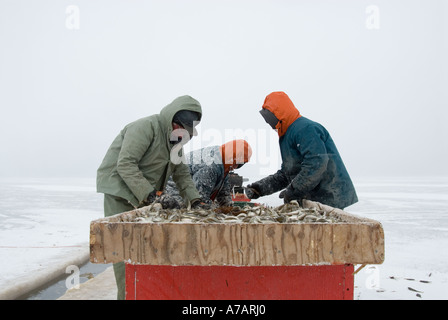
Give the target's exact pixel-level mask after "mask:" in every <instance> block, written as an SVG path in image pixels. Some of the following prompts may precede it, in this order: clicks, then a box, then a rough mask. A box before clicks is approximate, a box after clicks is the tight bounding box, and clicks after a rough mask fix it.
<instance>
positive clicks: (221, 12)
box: [0, 0, 448, 177]
mask: <svg viewBox="0 0 448 320" xmlns="http://www.w3.org/2000/svg"><path fill="white" fill-rule="evenodd" d="M73 5H74V6H76V8H77V10H79V11H78V12H79V20H78V21H79V25H76V24H75V25H74V24H73V23H74V20H71V19H72V18H73V16H72V15H73V12H74V11H72V9H70V6H73ZM369 6H374V8H376V9H377V13H378V18H379V20H378V21H377V23H378V27H379V29H376V28H374V29H370V28H368V27H367V26H366V21H367V23H369V21H370V20H368V19H370V18H371V17H370V13H369V12H370V11H368V10H367V8H368V7H369ZM366 10H367V12H366ZM447 18H448V5H447V3H446V1H443V0H425V1H423V0H421V1H415V0H414V1H404V0H402V1H377V0H371V1H362V0H360V1H355V0H352V1H349V0H341V1H311V0H310V1H298V0H297V1H293V0H290V1H287V0H283V1H260V0H257V1H255V0H252V1H248V0H239V1H180V0H179V1H143V0H142V1H137V0H134V1H124V0H122V1H117V0H108V1H105V0H102V1H99V0H97V1H87V0H71V1H66V0H63V1H61V0H57V1H56V0H52V1H51V0H49V1H31V0H0V108H1V118H0V145H1V148H2V149H1V150H2V151H1V156H0V177H1V176H12V177H14V176H22V177H34V176H36V177H50V176H51V177H54V176H56V177H57V176H79V177H94V176H95V174H96V169H97V168H98V166H99V164H100V162H101V160H102V158H103V156H104V154H105V152H106V150H107V148H108V147H109V145H110V143H111V142H112V140H113V139H114V137H115V136H116V135H117V134H118V132H119V131H120V130H121V129H122V127H123V126H124V125H126V124H127V123H129V122H131V121H134V120H136V119H138V118H141V117H144V116H147V115H151V114H154V113H158V112H159V111H160V109H161V108H162V107H164V106H165V105H167V104H168V103H170V102H171V101H172V100H173V99H174V98H176V97H177V96H180V95H184V94H189V95H191V96H193V97H194V98H196V99H197V100H199V101H200V103H201V104H202V107H203V120H202V123H201V125H200V128H199V136H198V137H196V138H195V139H196V140H193V141H192V142H191V143H190V144H189V145H187V146H186V150H191V149H195V148H197V147H203V146H208V145H211V144H221V143H224V142H225V141H227V140H229V139H233V138H247V139H248V140H249V142H250V143H251V144H252V148H253V149H254V155H255V158H254V159H253V160H254V161H252V163H251V164H249V165H246V166H245V167H243V168H242V169H241V170H240V171H241V174H243V175H246V176H250V177H258V176H263V175H265V174H268V173H271V172H275V171H276V170H277V169H278V167H279V165H280V160H279V148H278V144H277V141H278V139H277V137H276V136H275V132H273V131H272V130H271V129H270V128H269V127H268V125H267V124H266V123H265V122H264V121H263V119H262V118H261V116H260V115H259V113H258V111H259V110H260V108H261V105H262V103H263V100H264V98H265V96H266V95H267V94H269V93H270V92H272V91H285V92H286V93H287V94H288V95H289V96H290V97H291V99H292V100H293V102H294V103H295V105H296V106H297V107H298V109H299V110H300V111H301V113H302V114H303V115H304V116H306V117H308V118H310V119H312V120H314V121H317V122H319V123H321V124H323V125H324V126H325V127H326V128H327V129H328V130H329V132H330V134H331V135H332V137H333V139H334V140H335V142H336V145H337V147H338V149H339V151H340V153H341V155H342V157H343V160H344V162H345V164H346V166H347V168H348V170H349V172H350V174H351V175H352V176H354V177H358V176H369V175H382V176H393V175H404V176H409V175H447V174H448V169H447V166H446V164H445V163H446V159H447V156H448V146H447V142H446V137H447V132H446V131H447V130H446V122H447V120H448V111H447V107H448V103H447V102H448V94H447V83H448V81H447V80H448V77H447V70H448V65H447V59H446V57H447V56H448V50H447V37H448V26H447V22H446V21H447ZM370 22H371V21H370ZM78 27H79V29H78Z"/></svg>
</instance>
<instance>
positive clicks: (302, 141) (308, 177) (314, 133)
mask: <svg viewBox="0 0 448 320" xmlns="http://www.w3.org/2000/svg"><path fill="white" fill-rule="evenodd" d="M324 139H326V137H325V133H324V132H323V131H320V130H319V129H318V128H316V127H308V128H307V129H306V131H304V133H303V134H300V135H298V136H297V139H296V143H297V144H296V145H297V146H298V147H297V148H298V151H299V153H300V154H301V155H302V156H303V160H302V163H301V164H300V171H299V173H298V174H297V175H296V176H295V177H294V178H293V179H292V181H291V184H290V186H289V187H290V188H292V189H293V191H294V193H295V194H298V195H301V196H305V195H306V194H307V193H309V192H310V191H311V190H313V189H314V188H315V187H316V186H317V185H318V184H319V183H320V181H321V180H322V176H323V174H324V173H325V171H326V169H327V164H328V159H329V157H328V154H327V149H326V147H325V142H324Z"/></svg>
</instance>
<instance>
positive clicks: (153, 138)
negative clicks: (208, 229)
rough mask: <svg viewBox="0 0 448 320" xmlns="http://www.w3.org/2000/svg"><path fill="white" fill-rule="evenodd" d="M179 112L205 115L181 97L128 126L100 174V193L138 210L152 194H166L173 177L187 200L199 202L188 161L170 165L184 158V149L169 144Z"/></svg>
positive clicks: (189, 100) (191, 100)
mask: <svg viewBox="0 0 448 320" xmlns="http://www.w3.org/2000/svg"><path fill="white" fill-rule="evenodd" d="M180 110H190V111H195V112H198V113H199V114H200V115H202V109H201V105H200V104H199V102H198V101H196V100H195V99H193V98H192V97H190V96H181V97H178V98H176V99H175V100H174V101H173V102H171V103H170V104H169V105H167V106H166V107H164V108H163V109H162V110H161V111H160V113H159V114H155V115H152V116H149V117H145V118H142V119H139V120H137V121H134V122H132V123H130V124H128V125H127V126H125V127H124V129H123V130H122V131H121V132H120V134H119V135H118V136H117V137H116V138H115V140H114V141H113V142H112V145H111V146H110V147H109V150H108V151H107V153H106V155H105V157H104V160H103V162H102V163H101V165H100V167H99V169H98V171H97V191H98V192H101V193H105V194H109V195H113V196H116V197H120V198H123V199H126V200H127V201H128V202H129V203H130V204H132V206H133V207H135V208H136V207H139V206H142V205H143V202H144V200H146V198H147V197H148V195H149V194H150V193H151V192H152V191H154V190H156V191H163V190H164V188H165V185H166V183H167V181H168V178H169V177H170V175H171V176H172V177H173V180H174V181H175V182H176V185H177V187H178V188H179V190H180V193H181V195H182V197H183V198H184V199H186V200H187V201H191V200H193V199H196V198H200V195H199V193H198V191H197V190H196V188H195V186H194V184H193V181H192V179H191V176H190V172H189V170H188V167H187V166H186V165H185V164H184V162H185V161H177V160H176V161H171V156H175V157H183V149H182V148H181V145H180V144H172V143H170V136H171V133H172V131H173V128H172V120H173V117H174V115H175V114H176V113H177V112H178V111H180ZM181 143H183V141H182V142H181ZM174 146H176V147H174Z"/></svg>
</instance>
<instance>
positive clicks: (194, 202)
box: [190, 198, 211, 210]
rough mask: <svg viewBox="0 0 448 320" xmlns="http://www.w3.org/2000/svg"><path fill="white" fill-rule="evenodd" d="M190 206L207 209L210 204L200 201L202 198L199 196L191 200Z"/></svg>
mask: <svg viewBox="0 0 448 320" xmlns="http://www.w3.org/2000/svg"><path fill="white" fill-rule="evenodd" d="M190 206H191V209H204V210H209V209H210V208H211V206H210V205H209V204H207V203H205V202H202V200H201V199H199V198H196V199H193V200H191V202H190Z"/></svg>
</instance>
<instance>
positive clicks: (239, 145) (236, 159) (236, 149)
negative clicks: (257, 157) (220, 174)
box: [219, 139, 252, 173]
mask: <svg viewBox="0 0 448 320" xmlns="http://www.w3.org/2000/svg"><path fill="white" fill-rule="evenodd" d="M219 151H220V152H221V157H222V162H223V165H224V172H225V173H227V172H229V171H230V169H231V167H232V168H233V169H236V168H238V166H239V165H240V166H241V165H243V164H245V163H247V162H249V160H250V157H251V156H252V148H251V147H250V145H249V143H248V142H247V141H246V140H242V139H239V140H232V141H229V142H226V143H225V144H223V145H222V146H220V147H219Z"/></svg>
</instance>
